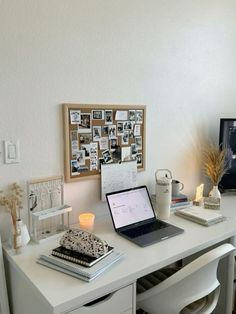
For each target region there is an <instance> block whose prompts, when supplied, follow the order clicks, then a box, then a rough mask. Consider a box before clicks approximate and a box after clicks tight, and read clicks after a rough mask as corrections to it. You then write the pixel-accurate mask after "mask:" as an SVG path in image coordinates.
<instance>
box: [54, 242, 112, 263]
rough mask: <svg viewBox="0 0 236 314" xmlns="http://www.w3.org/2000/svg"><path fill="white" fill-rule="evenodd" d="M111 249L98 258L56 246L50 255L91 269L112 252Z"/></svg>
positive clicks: (110, 247)
mask: <svg viewBox="0 0 236 314" xmlns="http://www.w3.org/2000/svg"><path fill="white" fill-rule="evenodd" d="M113 249H114V248H113V247H112V246H109V247H108V251H107V252H106V253H105V254H103V255H101V256H99V257H92V256H89V255H86V254H82V253H79V252H76V251H73V250H69V249H66V248H65V247H63V246H58V247H56V248H55V249H53V250H52V252H51V254H52V255H53V256H57V257H59V258H62V259H65V260H67V261H70V262H73V263H76V264H80V265H84V266H87V267H91V266H93V265H94V264H96V263H97V262H99V261H100V260H101V259H103V258H104V257H106V256H107V255H109V254H110V253H111V252H112V251H113Z"/></svg>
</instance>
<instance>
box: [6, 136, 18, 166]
mask: <svg viewBox="0 0 236 314" xmlns="http://www.w3.org/2000/svg"><path fill="white" fill-rule="evenodd" d="M4 148H5V163H6V164H14V163H18V162H20V143H19V141H15V142H10V141H4Z"/></svg>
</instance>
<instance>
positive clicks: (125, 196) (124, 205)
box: [106, 186, 155, 229]
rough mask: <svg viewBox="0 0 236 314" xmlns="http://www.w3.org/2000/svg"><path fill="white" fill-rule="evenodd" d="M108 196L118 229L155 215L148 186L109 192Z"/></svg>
mask: <svg viewBox="0 0 236 314" xmlns="http://www.w3.org/2000/svg"><path fill="white" fill-rule="evenodd" d="M106 197H107V201H108V205H109V208H110V211H111V215H112V219H113V223H114V226H115V228H116V229H117V228H121V227H124V226H128V225H131V224H134V223H137V222H140V221H143V220H146V219H150V218H154V217H155V214H154V211H153V208H152V205H151V202H150V198H149V195H148V192H147V188H146V186H142V187H138V188H133V189H129V190H124V191H120V192H114V193H108V194H107V195H106Z"/></svg>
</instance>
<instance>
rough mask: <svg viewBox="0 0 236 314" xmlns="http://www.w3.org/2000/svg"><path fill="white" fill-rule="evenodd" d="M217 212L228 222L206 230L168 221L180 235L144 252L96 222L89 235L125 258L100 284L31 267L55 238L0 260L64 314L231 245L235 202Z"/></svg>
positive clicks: (106, 223) (106, 221) (230, 199)
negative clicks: (198, 254) (224, 244)
mask: <svg viewBox="0 0 236 314" xmlns="http://www.w3.org/2000/svg"><path fill="white" fill-rule="evenodd" d="M220 212H221V213H222V214H223V215H225V216H226V217H227V219H226V220H225V221H224V222H221V223H218V224H215V225H213V226H210V227H204V226H202V225H199V224H197V223H194V222H191V221H188V220H185V219H183V218H180V217H177V216H175V215H171V217H170V219H169V220H168V221H169V222H170V223H173V224H175V225H177V226H179V227H180V228H183V229H184V230H185V231H184V233H183V234H180V235H178V236H175V237H173V238H170V239H167V240H164V241H162V242H159V243H156V244H153V245H151V246H148V247H145V248H141V247H138V246H137V245H135V244H133V243H131V242H130V241H128V240H126V239H124V238H122V237H120V236H119V235H117V234H116V233H115V232H114V230H113V226H112V223H111V219H110V216H106V217H102V219H99V220H96V221H95V229H94V233H95V234H97V235H98V236H100V237H101V238H102V239H104V240H106V241H107V242H108V243H109V244H110V245H112V246H114V247H115V248H116V249H117V250H119V251H122V252H123V253H124V257H123V259H122V260H121V261H119V262H118V263H117V264H116V265H114V267H112V268H111V269H109V270H108V271H106V272H105V273H104V274H103V275H102V276H101V277H100V278H97V279H95V280H94V281H93V282H90V283H87V282H83V281H81V280H79V279H76V278H74V277H70V276H68V275H65V274H63V273H60V272H57V271H55V270H52V269H49V268H47V267H44V266H42V265H39V264H37V263H36V259H37V257H38V256H39V254H41V253H44V252H49V251H50V250H51V249H52V248H54V247H56V246H57V245H58V239H59V238H58V239H53V240H48V241H47V242H45V243H43V244H30V245H28V247H26V248H25V249H24V252H23V253H21V254H19V255H12V254H11V251H9V250H6V254H5V255H6V258H7V260H8V262H9V263H10V264H11V266H12V267H14V268H15V269H17V272H20V273H21V274H20V275H21V276H23V277H22V278H25V279H26V280H27V282H28V284H29V285H31V286H32V289H36V291H37V293H39V294H40V295H41V297H42V299H43V300H44V302H46V303H47V304H48V305H49V307H50V308H52V313H63V312H64V311H65V312H67V311H69V310H71V309H73V308H75V307H76V306H78V305H83V304H85V303H87V302H89V301H91V300H93V299H96V298H98V297H101V296H102V295H105V294H107V293H109V292H111V291H114V290H117V289H119V288H121V287H123V286H126V285H128V284H130V283H133V282H135V281H136V280H137V278H139V277H141V276H143V275H145V274H148V273H150V272H152V271H154V270H157V269H160V268H162V267H164V266H166V265H168V264H170V263H172V262H175V261H177V260H179V259H182V258H185V257H188V256H190V255H192V254H194V253H196V252H199V251H201V250H203V249H205V248H208V247H210V246H212V245H214V244H217V243H220V242H221V241H223V240H226V239H228V241H230V242H234V236H235V235H236V196H232V195H229V196H228V195H225V196H223V199H222V205H221V210H220ZM25 302H27V296H26V300H25Z"/></svg>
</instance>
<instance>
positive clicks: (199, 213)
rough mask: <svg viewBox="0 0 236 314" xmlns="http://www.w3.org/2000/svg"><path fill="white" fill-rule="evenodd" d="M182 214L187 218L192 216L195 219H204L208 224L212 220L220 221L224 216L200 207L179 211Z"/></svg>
mask: <svg viewBox="0 0 236 314" xmlns="http://www.w3.org/2000/svg"><path fill="white" fill-rule="evenodd" d="M179 212H180V213H182V214H184V215H187V216H191V217H195V218H198V219H202V220H204V221H206V222H209V221H212V220H216V219H220V218H222V217H223V216H222V214H221V213H219V212H216V211H214V210H212V209H205V208H201V207H198V206H192V207H189V208H183V209H180V210H179Z"/></svg>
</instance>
